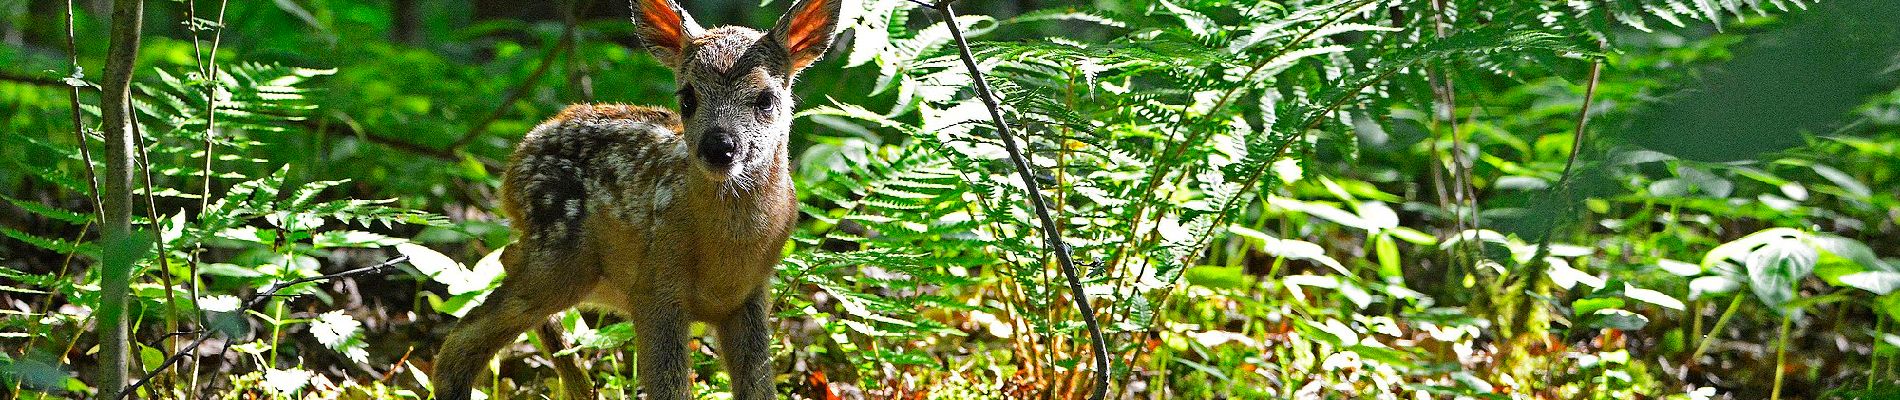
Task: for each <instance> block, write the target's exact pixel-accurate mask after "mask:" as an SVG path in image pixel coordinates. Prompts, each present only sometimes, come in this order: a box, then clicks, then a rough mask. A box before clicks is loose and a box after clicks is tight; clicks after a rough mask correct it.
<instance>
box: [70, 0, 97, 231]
mask: <svg viewBox="0 0 1900 400" xmlns="http://www.w3.org/2000/svg"><path fill="white" fill-rule="evenodd" d="M75 36H76V34H75V33H74V31H73V0H66V57H67V61H68V62H70V63H71V64H70V65H71V66H72V69H73V74H72V75H79V73H80V70H79V44H78V43H77V41H76V40H75V38H74V37H75ZM64 85H65V86H66V87H67V88H68V89H70V90H71V93H70V95H69V96H68V97H67V98H68V99H69V100H71V107H72V111H73V140H76V141H77V142H76V143H79V158H80V161H82V162H85V163H86V188H87V189H90V190H92V193H87V194H86V196H87V198H89V199H92V212H93V214H94V215H95V216H98V217H99V218H105V213H106V212H105V210H104V209H101V208H100V205H99V171H95V170H93V169H92V146H88V145H87V144H86V143H87V142H88V141H87V140H86V124H85V119H84V118H82V117H81V116H80V109H79V85H74V84H73V82H65V83H64Z"/></svg>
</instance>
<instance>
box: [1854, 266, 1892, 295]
mask: <svg viewBox="0 0 1900 400" xmlns="http://www.w3.org/2000/svg"><path fill="white" fill-rule="evenodd" d="M1840 282H1841V284H1842V285H1847V286H1851V287H1854V288H1858V289H1861V290H1866V291H1869V292H1874V294H1876V295H1886V294H1888V293H1892V292H1893V290H1894V288H1900V272H1887V271H1867V272H1860V273H1853V274H1847V275H1842V276H1841V277H1840Z"/></svg>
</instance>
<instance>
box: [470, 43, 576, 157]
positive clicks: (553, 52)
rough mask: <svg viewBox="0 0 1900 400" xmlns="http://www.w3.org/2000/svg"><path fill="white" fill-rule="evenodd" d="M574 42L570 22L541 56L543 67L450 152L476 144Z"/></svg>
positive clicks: (472, 128)
mask: <svg viewBox="0 0 1900 400" xmlns="http://www.w3.org/2000/svg"><path fill="white" fill-rule="evenodd" d="M573 41H574V21H572V20H570V21H568V23H567V24H566V27H565V28H562V29H561V38H559V39H555V40H554V48H552V49H548V52H547V54H544V55H542V56H541V65H538V66H535V67H534V72H531V73H528V79H522V80H521V83H518V84H516V85H515V88H514V89H513V90H509V91H508V95H507V96H504V97H502V98H501V103H499V104H496V105H495V110H494V111H490V112H488V116H487V117H484V118H482V120H481V122H477V123H475V125H474V126H470V127H468V132H464V133H462V137H461V138H460V139H455V143H451V144H449V148H448V151H449V152H451V153H453V152H455V151H456V150H461V149H462V148H463V147H466V146H468V144H469V143H470V142H474V141H475V138H479V137H481V136H482V132H486V131H488V125H489V124H493V123H495V120H497V119H501V115H502V114H506V113H508V106H509V105H511V104H515V100H519V99H521V96H525V95H527V94H528V90H529V89H533V88H534V83H535V82H538V81H540V80H541V76H542V75H547V73H548V67H551V66H553V65H554V58H555V57H558V56H560V55H561V53H563V52H566V51H567V47H568V46H569V45H570V44H572V43H573Z"/></svg>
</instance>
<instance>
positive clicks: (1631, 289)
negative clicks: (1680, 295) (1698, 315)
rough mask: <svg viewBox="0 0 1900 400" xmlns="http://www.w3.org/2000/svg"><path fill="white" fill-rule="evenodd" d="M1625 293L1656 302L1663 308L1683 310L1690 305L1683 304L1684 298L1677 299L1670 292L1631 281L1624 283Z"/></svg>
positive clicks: (1625, 294)
mask: <svg viewBox="0 0 1900 400" xmlns="http://www.w3.org/2000/svg"><path fill="white" fill-rule="evenodd" d="M1623 295H1624V296H1628V297H1629V298H1632V299H1636V300H1641V301H1642V302H1644V303H1649V304H1655V305H1657V306H1661V307H1662V308H1667V309H1671V310H1676V311H1683V310H1686V309H1688V307H1686V306H1684V305H1683V304H1682V300H1676V298H1675V296H1670V295H1668V294H1664V293H1663V292H1658V291H1654V290H1649V289H1644V288H1639V287H1636V285H1631V284H1629V283H1624V284H1623Z"/></svg>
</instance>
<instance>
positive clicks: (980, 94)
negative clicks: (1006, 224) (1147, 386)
mask: <svg viewBox="0 0 1900 400" xmlns="http://www.w3.org/2000/svg"><path fill="white" fill-rule="evenodd" d="M950 3H951V1H950V0H945V1H943V2H941V3H937V4H936V10H937V12H938V14H939V16H941V17H943V20H944V26H946V27H948V28H950V37H951V39H953V40H955V43H956V45H957V54H958V55H959V56H960V57H961V58H962V59H963V67H964V69H966V70H968V71H969V73H970V78H971V80H972V81H974V84H975V86H976V95H977V98H980V99H982V100H983V105H984V106H985V108H987V109H988V110H989V113H990V122H991V123H993V124H995V125H996V133H997V136H998V138H999V139H1002V141H1003V148H1004V149H1007V150H1009V160H1010V162H1011V163H1012V164H1014V165H1015V167H1016V175H1017V176H1018V177H1020V178H1022V181H1023V190H1025V191H1026V192H1027V193H1026V194H1027V195H1028V197H1029V204H1030V205H1031V206H1033V207H1034V208H1035V210H1036V220H1037V221H1038V222H1039V223H1041V224H1042V232H1043V246H1044V247H1045V248H1046V249H1048V250H1049V251H1050V252H1053V253H1055V256H1056V263H1057V265H1058V266H1059V267H1061V268H1062V275H1063V276H1064V277H1066V278H1068V280H1069V291H1070V295H1071V296H1072V298H1073V299H1074V300H1075V308H1076V310H1078V311H1080V312H1081V313H1082V322H1084V323H1085V324H1087V325H1088V330H1089V339H1090V341H1091V342H1093V344H1094V349H1093V350H1094V353H1095V391H1094V393H1093V394H1091V395H1090V396H1089V398H1090V399H1095V400H1100V399H1102V398H1103V397H1105V396H1106V395H1107V394H1108V368H1109V359H1108V341H1107V340H1105V339H1103V338H1102V327H1101V325H1100V323H1099V322H1097V321H1096V320H1095V311H1094V310H1093V309H1092V307H1090V306H1089V302H1088V294H1087V293H1085V292H1084V291H1083V290H1082V280H1081V278H1080V277H1078V276H1077V275H1076V271H1075V260H1074V259H1073V258H1072V257H1071V255H1070V254H1069V246H1068V245H1067V244H1064V243H1063V242H1062V234H1061V232H1060V231H1058V230H1057V226H1056V222H1055V219H1054V218H1051V217H1050V216H1049V206H1048V205H1047V204H1044V202H1043V199H1042V188H1041V187H1040V185H1039V184H1038V183H1037V182H1036V177H1035V174H1034V173H1032V172H1030V165H1029V161H1028V160H1027V158H1025V157H1024V156H1023V151H1022V149H1021V148H1020V147H1018V146H1017V145H1016V135H1015V133H1013V132H1010V129H1009V123H1008V122H1006V121H1004V120H1003V110H1002V108H1001V107H999V106H998V105H997V104H996V95H995V94H994V93H991V92H990V85H989V83H988V82H986V81H984V77H983V71H982V70H981V69H978V68H977V65H976V56H975V55H972V54H971V53H970V42H969V41H968V40H966V39H964V37H963V29H962V28H961V27H958V26H957V21H956V16H957V14H956V12H955V11H953V10H952V9H951V7H950Z"/></svg>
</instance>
